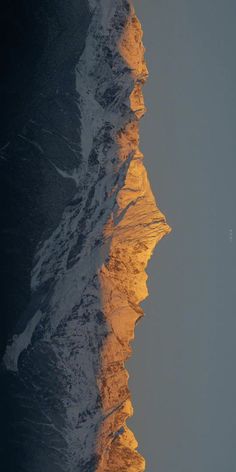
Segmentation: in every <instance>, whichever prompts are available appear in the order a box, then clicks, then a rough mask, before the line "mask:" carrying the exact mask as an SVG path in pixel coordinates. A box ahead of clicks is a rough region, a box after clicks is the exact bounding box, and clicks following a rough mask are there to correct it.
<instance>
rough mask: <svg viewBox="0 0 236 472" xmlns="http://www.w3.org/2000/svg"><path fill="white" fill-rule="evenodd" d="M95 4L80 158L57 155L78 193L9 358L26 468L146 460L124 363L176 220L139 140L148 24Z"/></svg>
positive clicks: (37, 270)
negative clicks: (150, 273) (158, 256)
mask: <svg viewBox="0 0 236 472" xmlns="http://www.w3.org/2000/svg"><path fill="white" fill-rule="evenodd" d="M90 8H91V15H92V16H91V22H90V27H89V31H88V35H87V40H86V45H85V49H84V52H83V54H82V56H81V58H80V60H79V62H78V64H77V65H76V68H75V76H76V90H77V95H76V97H77V98H76V103H77V106H78V108H79V112H80V117H81V149H82V164H80V166H75V167H74V168H73V169H70V170H65V169H63V168H60V167H59V166H58V165H57V166H55V165H54V168H55V171H56V172H57V173H58V174H59V175H60V176H61V178H62V180H64V181H67V180H68V179H71V180H72V181H73V182H74V184H75V185H76V193H75V195H74V197H73V199H72V200H71V201H70V203H69V205H68V206H67V207H66V208H65V209H64V212H63V215H62V217H61V221H60V223H59V225H58V226H57V227H56V229H55V230H54V231H53V233H52V234H51V235H50V236H49V237H48V238H47V239H46V240H43V241H42V242H41V244H40V245H39V247H38V249H37V252H36V254H35V258H34V265H33V269H32V277H31V289H32V301H31V309H30V310H31V314H30V319H29V321H28V323H27V324H26V326H25V327H24V329H23V330H22V332H21V333H18V334H16V335H15V336H14V337H13V339H12V340H11V341H10V342H9V344H8V346H7V349H6V353H5V356H4V363H5V366H6V368H7V369H8V370H9V371H12V372H13V374H12V375H13V376H14V379H15V380H14V381H15V382H16V384H17V385H18V388H19V385H20V388H19V391H21V392H23V393H22V394H21V400H20V402H21V403H22V409H23V410H24V412H25V413H24V415H25V420H24V424H23V426H22V434H21V436H20V439H18V440H19V442H20V443H21V445H22V447H23V445H24V444H25V441H26V439H27V440H29V441H30V442H31V446H30V448H28V450H27V453H25V459H24V468H22V471H23V470H24V471H27V472H28V471H30V472H42V470H43V471H44V472H59V471H63V472H75V471H78V472H85V471H91V472H92V471H95V470H96V471H104V472H105V471H106V472H108V471H109V472H113V471H114V472H118V471H119V472H123V471H130V472H131V471H135V472H139V471H140V472H141V471H143V470H144V468H145V462H144V459H143V458H142V457H141V456H140V455H139V453H138V452H137V442H136V440H135V438H134V436H133V433H132V432H131V431H130V430H129V429H128V428H127V426H126V420H127V418H128V417H129V416H130V415H131V414H132V405H131V399H130V393H129V390H128V374H127V371H126V369H125V366H124V363H125V361H126V359H127V358H128V356H129V355H130V353H131V348H130V341H131V340H132V339H133V337H134V327H135V324H136V322H137V320H138V319H139V318H140V317H141V316H142V309H141V308H140V306H139V303H140V302H141V301H142V300H144V298H145V297H146V296H147V288H146V279H147V276H146V273H145V268H146V266H147V262H148V260H149V258H150V257H151V254H152V251H153V249H154V247H155V245H156V243H157V242H158V241H159V240H160V239H161V238H162V237H163V236H164V235H165V234H167V233H168V232H169V231H170V228H169V226H168V225H167V223H166V220H165V217H164V215H163V214H162V213H161V212H160V210H159V209H158V208H157V206H156V203H155V199H154V197H153V194H152V191H151V189H150V185H149V182H148V178H147V173H146V170H145V167H144V164H143V156H142V153H141V152H140V150H139V125H138V122H139V119H140V118H141V117H142V115H143V113H144V112H145V107H144V100H143V96H142V85H143V83H144V82H145V80H146V78H147V75H148V74H147V68H146V65H145V62H144V48H143V45H142V30H141V26H140V23H139V21H138V20H137V18H136V16H135V13H134V10H133V7H132V4H131V2H130V1H128V0H113V1H112V2H111V1H110V0H100V1H99V0H97V1H96V0H91V1H90ZM71 145H72V144H71Z"/></svg>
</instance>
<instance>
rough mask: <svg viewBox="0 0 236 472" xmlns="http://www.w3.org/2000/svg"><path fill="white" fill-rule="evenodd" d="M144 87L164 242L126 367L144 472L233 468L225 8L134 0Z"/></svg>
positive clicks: (145, 134) (233, 94) (145, 138)
mask: <svg viewBox="0 0 236 472" xmlns="http://www.w3.org/2000/svg"><path fill="white" fill-rule="evenodd" d="M134 4H135V7H136V12H137V15H138V17H139V19H140V21H141V23H142V27H143V31H144V45H145V47H146V60H147V64H148V69H149V73H150V77H149V80H148V83H147V85H146V86H145V88H144V96H145V102H146V106H147V108H148V112H147V114H146V116H145V118H144V119H143V122H142V125H141V137H140V142H141V149H142V151H143V152H144V155H145V163H146V167H147V169H148V174H149V178H150V181H151V185H152V189H153V191H154V193H155V195H156V197H157V202H158V204H159V206H160V209H161V210H162V211H163V212H164V213H165V215H166V217H167V221H168V223H169V224H170V225H171V226H172V233H171V234H170V235H168V236H167V237H166V238H164V240H163V241H162V242H161V243H160V244H159V245H158V247H157V249H156V251H155V254H154V256H153V258H152V260H151V262H150V264H149V268H148V274H149V280H148V287H149V291H150V297H149V298H148V299H147V301H146V302H145V303H144V304H143V306H144V309H145V313H146V315H147V316H146V317H145V318H144V320H143V321H142V323H141V324H140V325H138V327H137V330H136V339H135V342H134V344H133V348H134V353H133V357H132V359H131V361H129V365H128V369H129V372H130V388H131V392H132V397H133V401H134V418H133V419H132V421H130V423H129V424H130V425H131V426H132V429H133V430H134V432H135V435H136V437H137V439H138V441H139V446H140V451H141V453H142V454H143V455H144V456H145V458H146V460H147V472H151V471H154V470H159V471H161V472H187V471H189V470H191V472H199V470H201V471H202V472H213V471H214V472H220V471H221V470H222V469H223V470H224V471H225V472H231V471H232V470H234V469H235V467H236V454H235V437H236V416H235V407H234V404H235V394H236V382H235V374H234V360H235V356H236V348H235V328H236V322H235V315H234V312H235V310H234V308H233V301H234V298H233V297H234V283H235V231H236V228H235V209H234V202H235V182H234V180H235V168H236V165H235V148H236V133H235V123H236V91H235V79H236V77H235V76H236V65H235V51H234V49H235V44H236V31H235V24H234V23H235V14H236V4H235V2H233V1H226V2H220V1H214V2H213V0H210V1H208V2H203V0H202V1H200V2H197V3H196V2H194V1H193V0H192V1H190V2H186V1H184V0H181V1H180V2H174V0H165V1H164V0H159V1H156V0H150V1H149V2H148V4H144V2H142V1H141V0H135V2H134Z"/></svg>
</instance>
